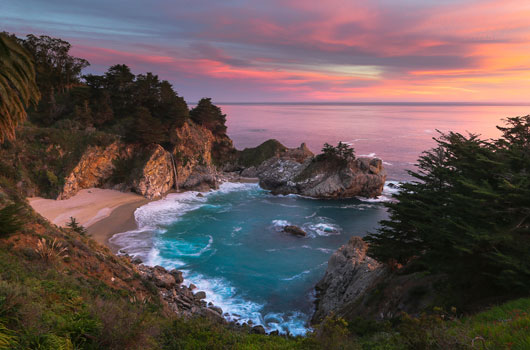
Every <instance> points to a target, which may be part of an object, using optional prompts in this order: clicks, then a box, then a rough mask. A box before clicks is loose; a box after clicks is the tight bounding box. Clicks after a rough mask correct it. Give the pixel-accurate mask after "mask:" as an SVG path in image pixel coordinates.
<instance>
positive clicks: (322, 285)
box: [312, 237, 387, 323]
mask: <svg viewBox="0 0 530 350" xmlns="http://www.w3.org/2000/svg"><path fill="white" fill-rule="evenodd" d="M367 249H368V245H367V244H366V243H365V242H364V241H363V240H362V239H361V238H359V237H352V238H350V241H349V242H348V244H345V245H343V246H342V247H340V248H339V249H338V250H337V251H336V252H335V253H333V255H332V256H331V258H330V259H329V261H328V268H327V270H326V274H325V275H324V278H322V280H320V282H318V284H317V285H316V287H315V289H316V291H317V301H316V311H315V314H314V316H313V319H312V322H313V323H318V321H320V320H322V319H323V318H324V317H325V316H326V315H329V314H330V313H331V312H334V313H335V314H340V313H341V312H340V311H341V310H342V309H343V308H344V307H345V306H346V305H348V304H351V303H355V302H356V301H357V300H358V299H359V298H362V297H363V294H364V293H365V292H366V291H367V290H368V289H369V288H372V287H373V286H374V285H375V283H376V282H377V281H378V280H380V279H381V277H384V276H385V275H386V274H387V270H386V269H385V268H384V267H383V265H382V264H380V263H379V262H377V261H375V260H374V259H372V258H370V257H369V256H367V255H366V250H367Z"/></svg>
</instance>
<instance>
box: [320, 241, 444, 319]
mask: <svg viewBox="0 0 530 350" xmlns="http://www.w3.org/2000/svg"><path fill="white" fill-rule="evenodd" d="M367 249H368V245H367V244H366V243H365V242H364V241H363V240H362V239H361V238H359V237H352V238H351V239H350V241H349V242H348V244H346V245H343V246H342V247H340V248H339V249H338V250H337V251H336V252H335V253H334V254H333V255H332V256H331V258H330V259H329V262H328V268H327V270H326V274H325V275H324V277H323V278H322V280H320V281H319V282H318V284H317V285H316V287H315V289H316V302H315V304H316V309H315V313H314V315H313V318H312V320H311V322H312V323H313V324H316V323H319V322H320V321H321V320H322V319H323V318H324V317H326V316H327V315H329V314H330V313H332V312H333V314H334V315H336V316H339V317H342V318H344V319H346V320H354V319H356V318H358V317H362V318H365V319H372V320H383V319H392V318H394V317H398V316H399V315H400V314H401V313H402V312H406V313H408V314H410V315H415V316H416V315H419V314H420V313H421V312H423V311H424V310H426V309H428V308H429V307H432V306H434V305H435V302H436V298H437V295H438V292H437V288H436V287H435V286H436V285H437V284H438V285H439V284H440V281H442V280H443V278H444V277H443V276H442V275H425V274H422V273H420V272H411V273H408V272H407V271H406V269H401V270H399V271H390V269H389V268H387V267H386V266H384V265H383V264H381V263H379V262H377V261H375V260H374V259H372V258H370V257H369V256H367V255H366V252H367Z"/></svg>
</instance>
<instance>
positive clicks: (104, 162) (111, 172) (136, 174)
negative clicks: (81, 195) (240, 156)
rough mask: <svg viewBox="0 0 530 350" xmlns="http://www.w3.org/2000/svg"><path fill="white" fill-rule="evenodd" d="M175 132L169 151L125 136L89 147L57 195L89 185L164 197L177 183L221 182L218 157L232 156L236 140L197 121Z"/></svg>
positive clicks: (214, 184) (64, 195)
mask: <svg viewBox="0 0 530 350" xmlns="http://www.w3.org/2000/svg"><path fill="white" fill-rule="evenodd" d="M172 137H173V139H172V143H173V145H174V146H173V148H172V149H171V150H170V151H168V150H166V149H164V148H163V147H162V146H160V145H157V144H151V145H148V146H141V145H134V144H126V143H124V142H120V141H117V142H114V143H112V144H111V145H109V146H107V147H100V146H94V147H89V148H88V149H87V150H86V151H85V153H84V154H83V156H82V157H81V159H80V161H79V162H78V164H77V165H76V166H75V168H74V169H73V170H72V172H71V173H70V174H69V175H68V176H67V177H66V179H65V185H64V186H63V190H62V191H61V193H60V194H59V196H58V199H67V198H69V197H71V196H73V195H75V194H76V193H77V192H78V191H79V190H81V189H84V188H89V187H104V188H114V189H119V190H122V191H128V190H131V191H133V192H136V193H138V194H140V195H142V196H144V197H146V198H156V197H160V196H162V195H164V194H166V193H167V192H168V191H170V190H171V189H172V188H174V187H178V188H183V189H199V190H208V189H210V188H217V186H218V174H217V170H216V167H215V163H216V161H218V160H217V159H216V157H219V156H220V155H219V154H220V153H222V154H224V155H228V156H230V152H232V150H233V147H232V142H231V140H230V139H229V138H228V137H227V136H226V135H222V136H219V135H214V134H212V132H211V131H210V130H208V129H206V128H205V127H202V126H200V125H197V124H195V123H192V122H188V123H185V124H184V125H183V126H182V127H180V128H178V129H176V130H175V131H174V134H173V135H172ZM120 166H121V167H122V168H124V169H120ZM174 167H175V168H174ZM118 173H120V174H118ZM121 173H124V174H121ZM117 175H120V176H117Z"/></svg>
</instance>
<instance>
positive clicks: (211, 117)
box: [190, 98, 226, 135]
mask: <svg viewBox="0 0 530 350" xmlns="http://www.w3.org/2000/svg"><path fill="white" fill-rule="evenodd" d="M190 117H191V120H193V121H194V122H195V123H197V124H200V125H203V126H204V127H206V128H208V129H209V130H211V131H212V132H213V133H214V134H217V135H224V134H226V125H225V123H226V114H223V112H222V111H221V108H219V107H217V106H216V105H214V104H213V103H212V99H211V98H203V99H201V100H200V101H199V103H198V104H197V106H195V108H193V109H192V110H191V111H190Z"/></svg>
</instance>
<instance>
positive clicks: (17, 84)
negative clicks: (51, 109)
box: [0, 33, 40, 144]
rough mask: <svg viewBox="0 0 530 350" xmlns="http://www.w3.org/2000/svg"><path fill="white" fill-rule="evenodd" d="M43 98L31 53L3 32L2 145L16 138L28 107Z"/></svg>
mask: <svg viewBox="0 0 530 350" xmlns="http://www.w3.org/2000/svg"><path fill="white" fill-rule="evenodd" d="M39 99H40V94H39V90H38V88H37V84H36V83H35V68H34V65H33V60H32V58H31V55H30V54H29V53H28V52H27V51H26V50H25V49H24V48H23V47H22V46H21V45H20V44H19V43H18V42H17V39H16V38H15V37H13V36H10V35H8V34H7V33H0V144H1V143H3V142H4V140H6V139H8V140H12V139H14V138H15V128H16V127H17V125H18V124H19V123H21V122H22V121H24V120H25V119H26V116H27V115H26V108H28V107H29V106H30V105H35V104H37V102H38V101H39Z"/></svg>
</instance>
